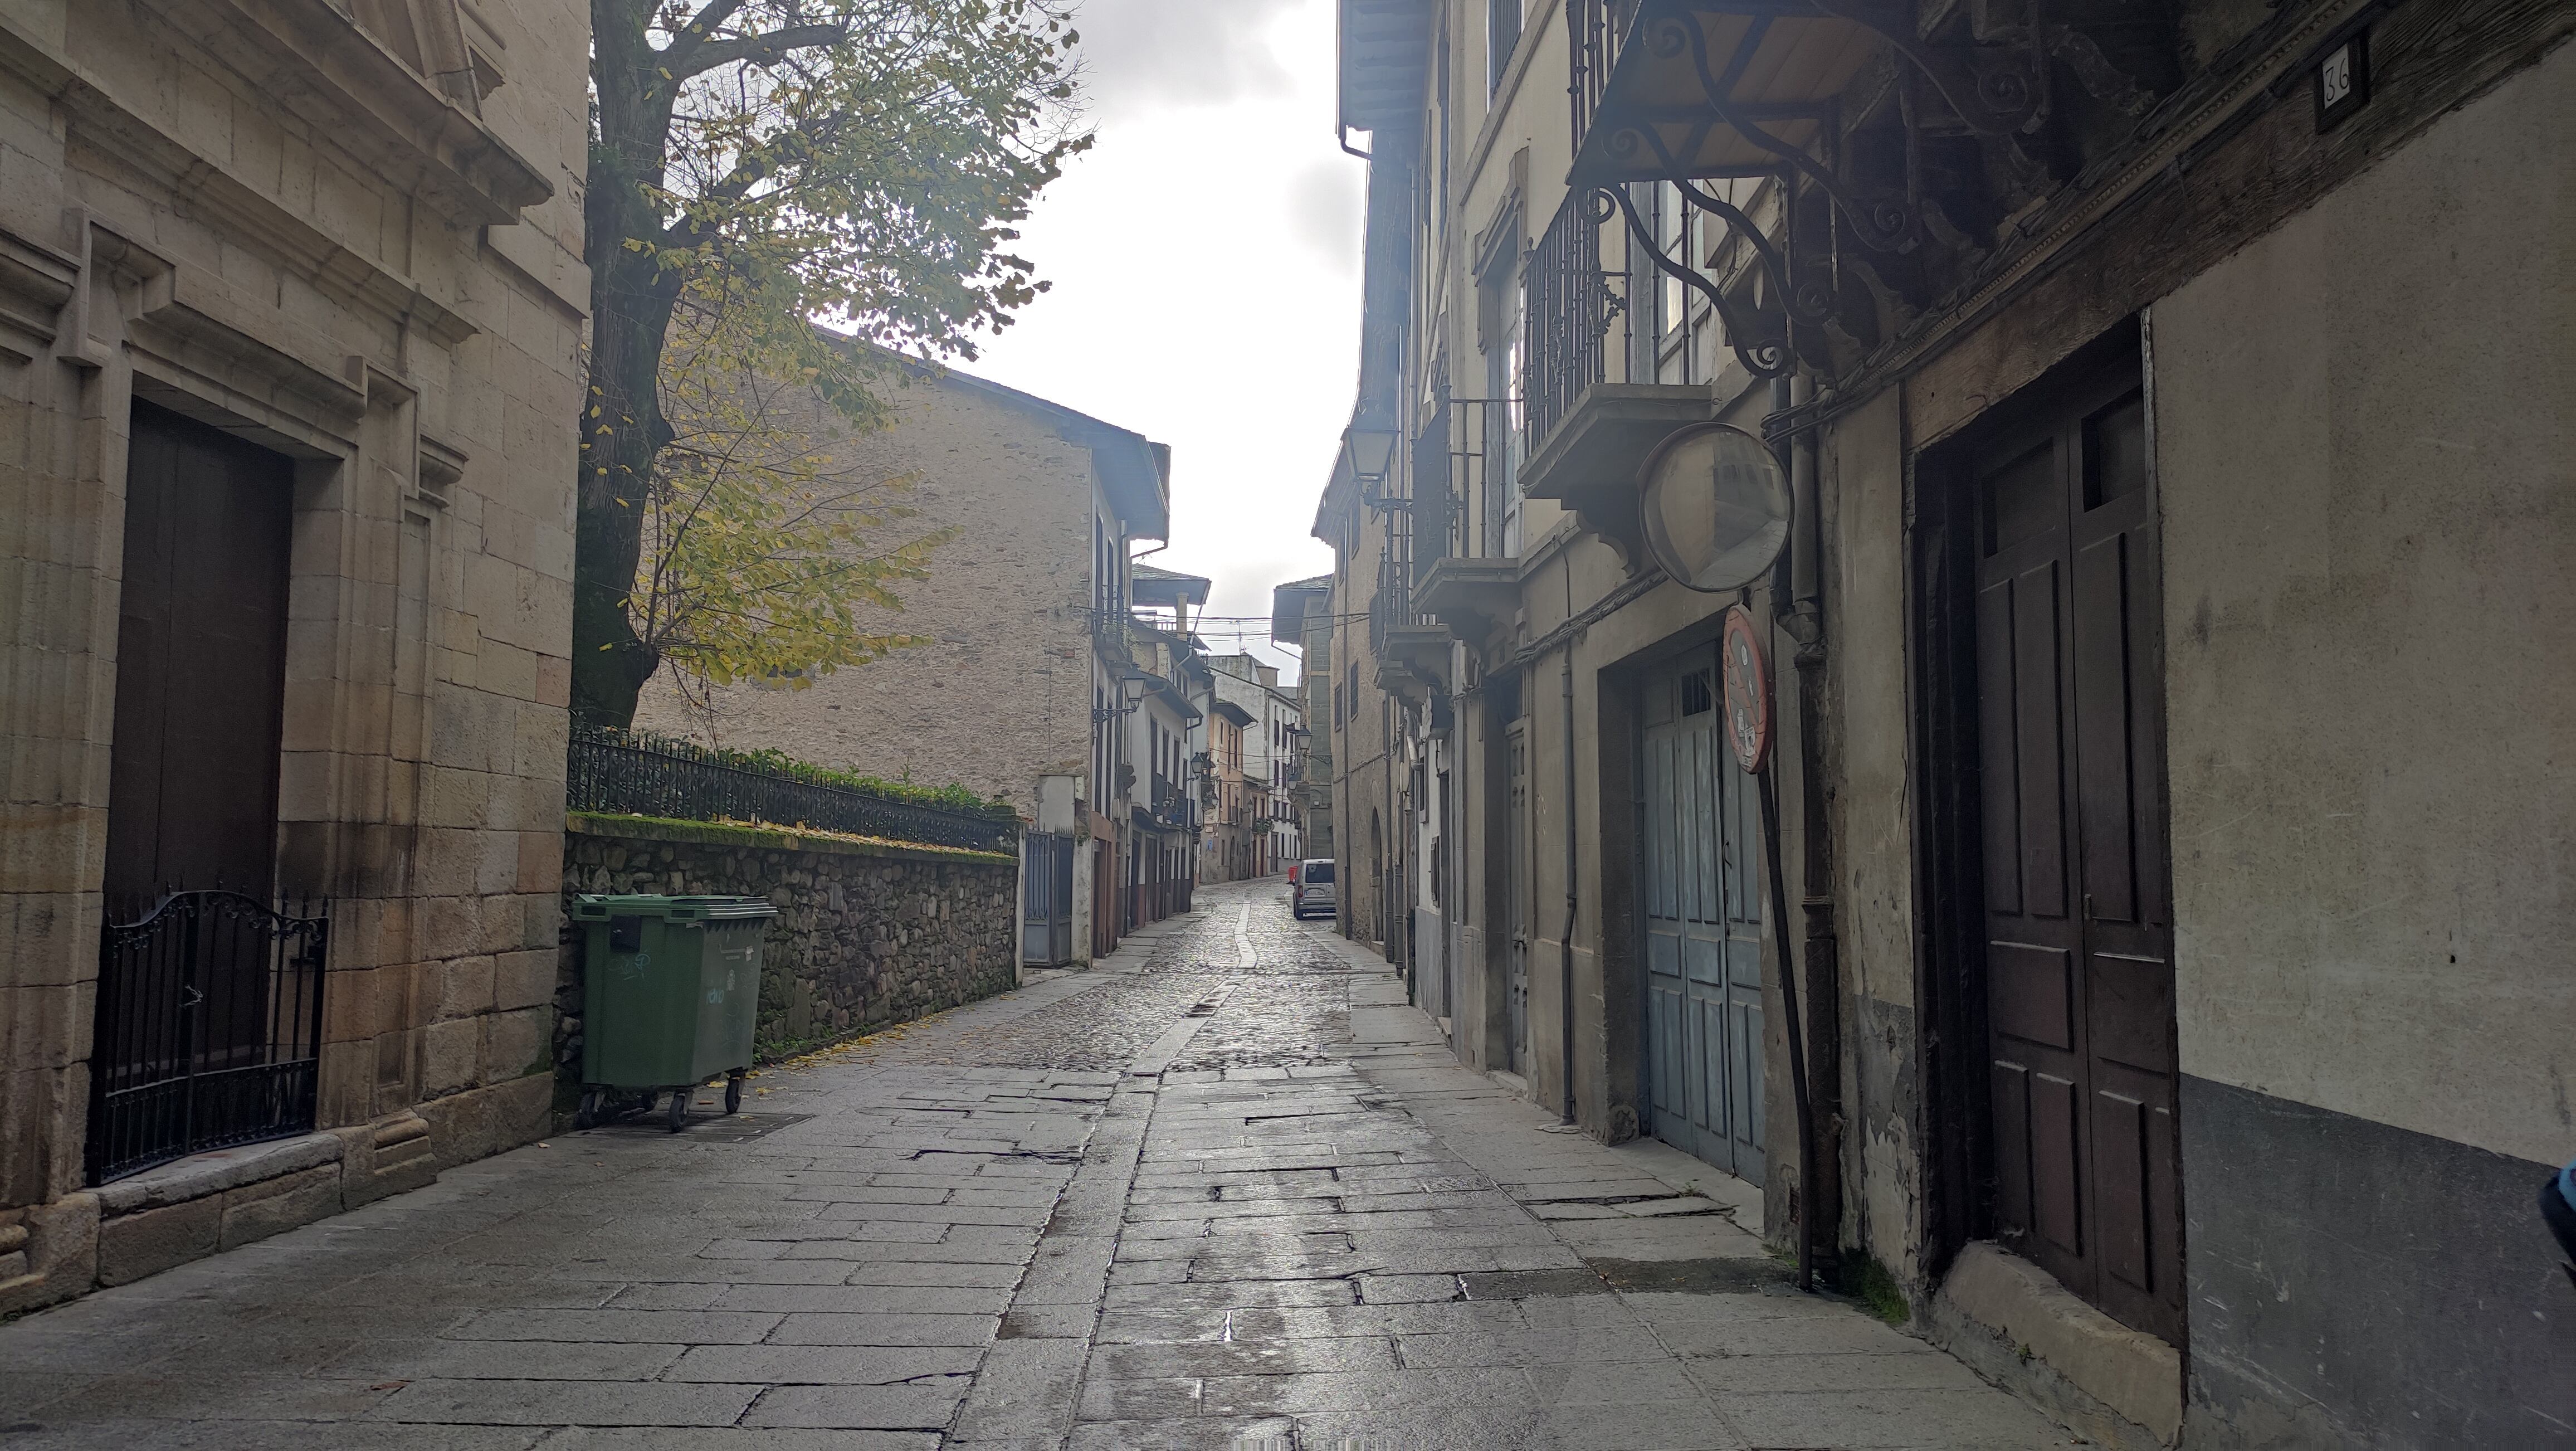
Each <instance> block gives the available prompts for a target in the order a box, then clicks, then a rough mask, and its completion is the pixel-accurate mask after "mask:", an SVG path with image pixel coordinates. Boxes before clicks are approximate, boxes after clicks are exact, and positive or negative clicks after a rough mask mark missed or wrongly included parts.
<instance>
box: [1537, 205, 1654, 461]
mask: <svg viewBox="0 0 2576 1451" xmlns="http://www.w3.org/2000/svg"><path fill="white" fill-rule="evenodd" d="M1605 204H1606V201H1605V199H1604V198H1602V197H1600V196H1597V195H1596V194H1594V193H1592V192H1585V191H1577V192H1573V193H1571V194H1569V195H1568V196H1567V197H1566V199H1565V205H1564V206H1562V207H1560V208H1558V209H1557V213H1556V220H1554V221H1552V222H1550V223H1548V227H1547V232H1546V234H1545V235H1543V236H1541V237H1540V238H1539V240H1538V245H1537V246H1535V247H1533V248H1531V249H1530V257H1529V269H1528V272H1527V278H1528V284H1527V286H1528V303H1527V312H1526V314H1525V319H1526V320H1525V323H1524V326H1525V327H1526V328H1527V333H1526V336H1525V339H1524V341H1525V343H1526V347H1525V349H1524V353H1523V357H1524V362H1523V364H1522V366H1523V369H1524V371H1523V373H1522V383H1521V398H1522V412H1523V418H1522V425H1523V428H1524V430H1525V434H1524V436H1525V438H1526V439H1527V441H1528V451H1529V452H1530V453H1536V452H1537V451H1538V447H1539V444H1540V443H1541V442H1542V441H1543V440H1545V439H1546V437H1547V435H1548V432H1549V430H1551V429H1553V428H1555V427H1556V425H1557V424H1558V423H1560V422H1563V421H1564V419H1565V417H1566V415H1568V414H1570V413H1572V412H1573V411H1574V405H1575V402H1576V400H1578V399H1580V398H1581V397H1582V396H1583V390H1585V389H1586V388H1589V387H1592V386H1593V385H1594V384H1596V383H1602V382H1608V381H1612V380H1613V377H1614V374H1615V376H1616V378H1617V380H1618V381H1625V380H1626V375H1627V358H1628V327H1629V312H1630V309H1629V306H1628V281H1627V278H1626V276H1625V275H1624V274H1622V273H1617V272H1612V271H1610V270H1609V269H1608V268H1606V267H1604V266H1603V265H1602V261H1601V231H1602V222H1603V220H1604V218H1603V216H1602V214H1601V211H1600V208H1601V207H1602V206H1603V205H1605Z"/></svg>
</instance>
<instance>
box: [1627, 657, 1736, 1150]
mask: <svg viewBox="0 0 2576 1451" xmlns="http://www.w3.org/2000/svg"><path fill="white" fill-rule="evenodd" d="M1713 655H1714V652H1713V650H1711V649H1709V648H1705V647H1703V648H1701V649H1697V650H1694V651H1692V652H1691V653H1690V654H1688V655H1687V656H1685V657H1683V658H1682V659H1680V660H1678V661H1676V662H1674V663H1673V664H1671V665H1668V666H1666V667H1664V668H1662V669H1659V670H1657V671H1655V672H1653V673H1652V674H1651V675H1650V676H1649V677H1648V678H1647V680H1646V682H1645V685H1644V689H1645V693H1646V700H1645V709H1644V713H1643V719H1644V722H1645V727H1644V737H1645V739H1644V743H1643V747H1642V749H1641V751H1640V752H1639V755H1640V757H1641V759H1642V761H1643V763H1644V764H1643V770H1642V772H1641V779H1640V780H1639V783H1638V785H1639V788H1640V790H1641V792H1642V793H1643V799H1642V801H1641V802H1640V804H1639V811H1638V818H1639V821H1640V823H1641V834H1642V836H1643V840H1642V842H1641V843H1640V848H1641V851H1642V855H1643V857H1644V861H1645V874H1644V875H1645V890H1644V892H1643V894H1642V895H1643V896H1644V899H1645V900H1644V903H1643V905H1644V908H1645V914H1644V915H1645V933H1646V953H1645V956H1646V1000H1647V1023H1646V1044H1645V1046H1646V1052H1647V1067H1646V1081H1647V1086H1648V1093H1649V1100H1650V1101H1649V1123H1648V1126H1647V1127H1648V1130H1649V1132H1651V1133H1653V1134H1654V1135H1655V1136H1656V1137H1658V1138H1660V1139H1662V1140H1663V1141H1664V1142H1666V1143H1669V1144H1671V1145H1673V1146H1674V1147H1676V1148H1679V1149H1681V1150H1683V1151H1684V1152H1686V1153H1689V1154H1692V1155H1695V1156H1697V1157H1698V1158H1700V1159H1702V1160H1704V1161H1706V1162H1708V1163H1710V1164H1713V1165H1715V1166H1717V1167H1719V1168H1721V1169H1725V1170H1728V1171H1729V1172H1731V1173H1734V1174H1736V1175H1737V1176H1739V1177H1741V1178H1744V1179H1746V1180H1748V1181H1750V1182H1753V1183H1757V1184H1758V1183H1760V1182H1761V1180H1762V1174H1763V1151H1762V1133H1763V1117H1762V950H1761V930H1762V919H1761V912H1760V908H1759V906H1758V903H1759V900H1760V899H1759V897H1758V895H1757V889H1758V887H1759V880H1758V878H1757V877H1756V876H1755V872H1756V871H1758V868H1757V867H1756V866H1755V865H1754V863H1753V855H1752V851H1751V848H1750V845H1749V843H1750V842H1752V841H1753V840H1755V839H1756V838H1754V837H1753V836H1752V835H1751V825H1752V822H1753V820H1754V816H1753V807H1752V792H1751V790H1750V786H1751V781H1750V778H1749V777H1746V776H1745V775H1744V774H1743V773H1742V772H1740V771H1738V770H1736V769H1735V761H1734V757H1733V756H1732V755H1731V754H1730V753H1729V752H1728V751H1727V750H1726V748H1725V746H1724V743H1723V741H1722V740H1721V739H1720V737H1719V735H1718V732H1717V729H1716V723H1717V720H1718V712H1717V709H1716V705H1717V686H1716V682H1717V675H1716V662H1715V660H1714V658H1713Z"/></svg>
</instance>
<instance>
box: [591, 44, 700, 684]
mask: <svg viewBox="0 0 2576 1451" xmlns="http://www.w3.org/2000/svg"><path fill="white" fill-rule="evenodd" d="M650 10H651V0H591V24H592V36H593V39H592V51H591V56H592V59H591V70H592V79H593V80H594V82H595V83H596V85H597V88H598V90H597V94H598V107H599V110H598V119H597V126H598V138H597V139H596V140H595V141H594V142H593V143H592V150H591V158H590V189H589V193H588V196H587V199H586V201H585V212H586V216H585V218H584V219H585V221H586V222H587V223H588V234H589V235H588V240H587V241H586V242H585V243H584V251H585V253H586V255H585V257H584V260H585V261H587V262H588V263H589V264H590V389H589V393H588V396H587V397H586V399H585V400H584V404H583V408H582V428H581V465H580V467H581V487H580V490H579V494H578V499H579V502H578V506H577V513H576V518H575V523H574V564H573V644H572V650H573V654H572V712H573V718H574V719H575V720H576V721H579V722H581V723H583V724H585V725H610V726H621V727H622V726H625V725H628V724H630V723H632V722H633V720H634V718H635V701H636V697H637V695H638V694H639V693H640V692H641V691H642V690H643V688H644V682H645V681H647V680H649V679H651V678H652V676H653V671H654V669H655V667H656V666H658V665H659V664H660V663H661V662H660V659H659V655H658V652H657V651H655V650H654V649H653V647H652V646H651V645H649V644H648V643H646V642H645V641H644V640H643V639H641V638H639V637H638V636H637V635H636V633H635V626H634V621H633V619H632V618H631V617H630V615H629V613H628V608H627V596H628V595H629V594H630V593H631V592H632V591H633V590H634V588H635V572H636V568H637V565H638V563H639V561H640V558H641V555H642V551H643V540H644V504H645V495H646V491H647V490H648V489H649V488H650V487H651V484H652V478H653V464H654V461H655V460H656V459H657V458H659V457H660V455H661V452H662V450H663V449H664V448H665V447H668V446H669V444H670V441H671V427H670V424H669V423H668V421H666V420H665V419H664V418H663V417H662V408H661V388H660V378H661V372H662V350H663V347H664V345H665V343H666V341H667V340H668V338H669V336H670V327H671V312H672V309H673V308H674V307H675V306H676V305H677V303H678V300H679V292H680V284H679V275H678V274H677V273H676V272H674V271H669V270H666V269H665V268H664V267H663V266H662V265H661V262H660V260H659V258H658V257H657V256H656V254H655V253H654V252H652V251H649V250H647V251H637V250H635V249H634V248H632V247H629V246H628V245H627V242H628V240H629V239H658V238H660V237H661V236H662V235H663V226H662V219H661V217H660V215H659V214H658V212H657V210H656V208H655V207H654V206H653V205H652V203H651V202H650V201H649V200H648V199H647V197H646V196H645V194H644V192H643V190H642V189H643V188H644V187H647V186H656V185H659V183H660V182H661V180H662V176H663V170H664V167H665V165H666V163H667V159H668V139H667V138H668V133H669V123H670V113H669V104H668V102H667V100H657V90H656V88H655V87H654V86H653V80H654V78H655V75H654V71H653V69H652V68H653V66H654V65H655V63H656V56H655V53H654V51H653V48H652V46H651V44H650V42H649V41H648V40H647V39H646V38H645V34H644V23H645V20H646V17H647V16H648V15H649V13H650Z"/></svg>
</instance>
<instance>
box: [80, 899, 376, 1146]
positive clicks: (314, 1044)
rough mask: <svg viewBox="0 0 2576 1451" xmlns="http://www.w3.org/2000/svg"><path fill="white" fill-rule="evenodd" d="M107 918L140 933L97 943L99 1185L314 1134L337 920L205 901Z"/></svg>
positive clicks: (315, 910)
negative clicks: (205, 1155) (198, 1157)
mask: <svg viewBox="0 0 2576 1451" xmlns="http://www.w3.org/2000/svg"><path fill="white" fill-rule="evenodd" d="M109 916H110V917H111V918H115V917H118V916H125V917H130V918H131V919H132V920H130V921H124V922H118V921H113V920H111V921H110V922H109V923H108V924H107V925H106V927H105V928H104V929H103V930H102V931H101V932H100V933H99V962H98V1016H97V1031H96V1037H95V1040H94V1041H95V1046H94V1048H93V1049H92V1054H91V1059H90V1125H89V1148H88V1170H89V1180H90V1182H91V1183H93V1184H104V1183H106V1182H108V1181H109V1180H112V1179H119V1178H123V1177H124V1176H126V1175H128V1174H134V1173H139V1172H141V1171H143V1170H145V1169H149V1168H151V1167H152V1166H154V1165H156V1164H163V1163H167V1162H169V1161H170V1160H172V1159H177V1158H183V1157H185V1156H187V1155H189V1154H195V1153H202V1152H204V1151H206V1150H208V1149H220V1148H223V1147H226V1146H227V1145H232V1144H248V1143H256V1142H258V1141H260V1140H262V1139H277V1138H285V1137H288V1136H290V1135H294V1134H300V1133H307V1132H310V1131H311V1130H312V1128H313V1123H314V1103H315V1100H316V1094H317V1090H318V1088H319V1083H320V1076H319V1070H320V1064H321V1043H322V975H323V970H324V967H325V964H326V963H327V961H328V958H329V953H330V938H331V924H330V918H329V913H328V911H327V909H326V908H324V907H323V906H321V905H320V904H317V903H297V904H293V905H292V906H289V905H287V904H279V905H277V906H274V907H272V906H270V905H269V904H267V903H264V902H262V901H260V900H259V899H257V898H255V897H247V896H244V895H242V894H241V893H239V892H224V891H196V892H174V893H172V894H171V895H169V896H167V897H165V898H163V899H162V900H161V901H160V902H159V903H158V904H156V905H154V906H152V907H151V908H150V909H149V910H143V909H141V908H140V907H128V908H125V909H124V910H121V911H120V910H118V908H117V906H116V904H111V908H110V912H109Z"/></svg>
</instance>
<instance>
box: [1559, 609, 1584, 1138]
mask: <svg viewBox="0 0 2576 1451" xmlns="http://www.w3.org/2000/svg"><path fill="white" fill-rule="evenodd" d="M1566 568H1567V571H1568V574H1569V577H1570V576H1571V572H1572V570H1573V565H1572V564H1571V563H1570V562H1569V563H1568V564H1567V566H1566ZM1563 679H1564V685H1565V689H1564V694H1565V821H1564V823H1563V825H1564V834H1565V932H1564V934H1563V935H1562V936H1560V937H1559V938H1558V939H1557V944H1556V946H1557V990H1556V994H1557V996H1556V1004H1557V1012H1556V1016H1557V1018H1558V1027H1559V1028H1560V1029H1561V1030H1562V1031H1561V1032H1560V1033H1559V1035H1558V1037H1559V1039H1560V1043H1559V1049H1560V1051H1561V1052H1562V1053H1563V1054H1564V1057H1563V1058H1561V1059H1559V1060H1558V1061H1559V1064H1560V1067H1559V1070H1558V1071H1559V1072H1561V1073H1563V1074H1564V1076H1565V1107H1564V1111H1563V1112H1564V1121H1565V1122H1567V1123H1572V1122H1574V915H1575V905H1576V902H1577V900H1578V897H1579V893H1578V892H1577V890H1576V888H1575V879H1574V867H1575V856H1574V815H1575V813H1574V642H1573V641H1572V640H1568V641H1566V642H1565V671H1564V676H1563Z"/></svg>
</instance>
